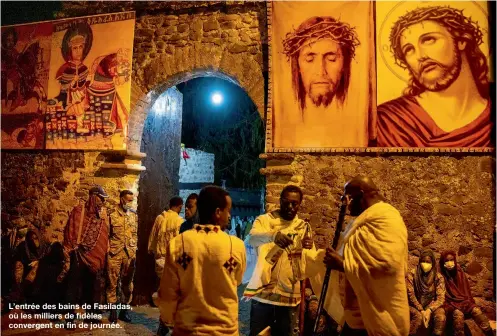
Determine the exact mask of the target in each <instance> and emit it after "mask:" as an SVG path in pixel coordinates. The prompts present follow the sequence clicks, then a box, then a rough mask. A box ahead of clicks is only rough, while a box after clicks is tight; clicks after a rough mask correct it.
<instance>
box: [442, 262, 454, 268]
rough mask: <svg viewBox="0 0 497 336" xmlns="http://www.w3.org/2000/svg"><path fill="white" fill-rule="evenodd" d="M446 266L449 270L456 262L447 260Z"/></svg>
mask: <svg viewBox="0 0 497 336" xmlns="http://www.w3.org/2000/svg"><path fill="white" fill-rule="evenodd" d="M444 266H445V268H446V269H448V270H451V269H453V268H454V266H455V263H454V262H453V261H446V262H445V264H444Z"/></svg>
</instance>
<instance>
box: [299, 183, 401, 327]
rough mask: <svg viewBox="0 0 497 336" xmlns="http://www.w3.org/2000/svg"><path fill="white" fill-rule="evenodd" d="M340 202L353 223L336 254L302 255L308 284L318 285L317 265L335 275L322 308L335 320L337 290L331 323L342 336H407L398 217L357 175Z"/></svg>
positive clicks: (321, 272)
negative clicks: (344, 198) (336, 323)
mask: <svg viewBox="0 0 497 336" xmlns="http://www.w3.org/2000/svg"><path fill="white" fill-rule="evenodd" d="M344 197H346V201H347V203H348V210H349V212H350V215H351V216H354V217H355V216H357V218H355V220H353V221H351V222H350V223H349V224H348V225H347V226H346V227H345V229H344V230H343V232H342V234H341V237H340V241H339V242H338V247H337V250H336V251H335V250H333V249H331V248H328V249H327V250H326V252H324V251H323V250H319V251H318V252H317V253H315V254H314V255H313V254H312V253H305V259H306V264H307V269H306V271H307V275H308V276H309V277H310V280H311V284H312V285H313V288H314V289H317V288H321V287H322V285H323V280H322V279H323V275H324V273H325V268H324V267H322V264H321V263H320V261H321V260H323V261H324V263H325V264H326V266H328V267H330V268H331V269H333V270H336V271H338V272H340V285H339V286H338V281H336V282H334V281H333V279H334V277H333V276H332V277H331V281H330V285H329V290H328V293H327V295H326V300H325V303H324V309H325V310H326V311H327V312H328V313H329V314H330V315H331V316H332V317H334V318H336V316H337V315H338V316H339V315H341V314H340V313H341V312H340V309H339V308H337V305H338V304H339V302H340V301H338V302H337V299H336V298H337V297H338V295H337V292H339V291H340V292H339V294H340V297H341V303H342V304H343V319H342V321H340V320H338V321H337V322H341V324H343V328H342V333H341V335H342V336H363V335H364V336H367V335H370V336H372V335H374V336H407V335H408V333H409V304H408V301H407V291H406V285H405V275H406V272H407V265H408V263H407V252H408V250H407V229H406V226H405V224H404V221H403V219H402V216H401V215H400V213H399V212H398V211H397V209H395V208H394V207H393V206H391V205H390V204H387V203H385V202H384V201H383V198H382V196H381V195H380V194H379V191H378V188H377V187H376V185H375V184H374V183H373V181H372V180H371V179H370V178H368V177H363V176H357V177H355V178H353V179H352V180H350V181H349V182H347V183H346V184H345V195H344ZM309 252H310V251H309ZM319 279H321V283H320V284H319ZM335 279H336V278H335ZM316 294H318V295H320V294H321V293H316Z"/></svg>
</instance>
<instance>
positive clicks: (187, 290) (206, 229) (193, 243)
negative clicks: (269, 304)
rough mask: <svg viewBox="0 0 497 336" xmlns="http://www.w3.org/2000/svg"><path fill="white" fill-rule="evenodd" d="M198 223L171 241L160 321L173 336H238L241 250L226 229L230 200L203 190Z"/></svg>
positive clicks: (224, 193) (240, 243)
mask: <svg viewBox="0 0 497 336" xmlns="http://www.w3.org/2000/svg"><path fill="white" fill-rule="evenodd" d="M197 208H198V212H199V221H200V224H195V225H194V226H193V229H191V230H188V231H185V232H183V233H182V234H180V235H179V236H177V237H176V238H174V239H173V240H171V242H170V244H169V246H168V248H167V256H166V261H165V265H164V273H163V275H162V279H161V284H160V288H159V310H160V316H161V321H163V323H164V324H165V325H166V326H168V327H170V326H172V325H174V329H173V335H230V336H235V335H236V336H238V334H239V331H238V295H237V286H238V285H240V284H241V282H242V278H243V273H244V272H245V267H246V256H245V246H244V244H243V241H242V240H241V239H239V238H237V237H234V236H230V235H228V234H227V233H226V232H224V230H226V229H227V228H228V226H229V223H230V211H231V198H230V196H229V194H228V192H227V191H225V190H224V189H222V188H220V187H216V186H207V187H205V188H204V189H202V191H201V192H200V194H199V196H198V200H197Z"/></svg>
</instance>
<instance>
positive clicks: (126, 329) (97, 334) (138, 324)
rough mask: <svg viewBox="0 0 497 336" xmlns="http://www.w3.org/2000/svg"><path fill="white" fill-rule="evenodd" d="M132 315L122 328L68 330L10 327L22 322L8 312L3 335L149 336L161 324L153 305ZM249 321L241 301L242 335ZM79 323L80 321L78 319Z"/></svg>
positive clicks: (105, 320) (246, 304) (245, 304)
mask: <svg viewBox="0 0 497 336" xmlns="http://www.w3.org/2000/svg"><path fill="white" fill-rule="evenodd" d="M244 288H245V286H240V287H239V288H238V297H241V295H242V294H243V290H244ZM130 314H131V317H132V318H133V322H132V323H125V322H122V321H119V325H120V326H121V327H122V328H119V329H97V330H89V329H80V328H78V329H76V330H73V331H68V330H65V329H55V328H54V329H42V330H34V329H8V325H9V323H21V322H20V321H12V320H10V319H9V317H8V314H6V315H3V316H2V332H1V334H2V335H5V336H11V335H15V336H35V335H36V336H38V335H40V336H48V335H75V336H76V335H77V336H83V335H88V336H89V335H92V336H107V335H109V336H110V335H112V336H126V335H132V336H147V335H155V333H156V331H157V328H158V326H159V309H158V308H154V307H151V306H135V307H132V311H131V313H130ZM108 317H109V313H105V314H104V316H103V318H102V323H103V324H105V323H108ZM249 321H250V303H249V302H240V310H239V325H240V335H243V336H245V335H248V332H249ZM76 322H77V323H79V321H77V320H76ZM22 323H48V321H23V322H22Z"/></svg>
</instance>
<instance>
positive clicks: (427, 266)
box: [421, 262, 433, 273]
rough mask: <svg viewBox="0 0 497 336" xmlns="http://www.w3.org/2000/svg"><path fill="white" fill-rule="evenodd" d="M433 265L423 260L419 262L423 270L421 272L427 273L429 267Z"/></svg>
mask: <svg viewBox="0 0 497 336" xmlns="http://www.w3.org/2000/svg"><path fill="white" fill-rule="evenodd" d="M432 267H433V265H432V264H431V263H425V262H422V263H421V269H422V270H423V272H425V273H428V272H429V271H431V268H432Z"/></svg>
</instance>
